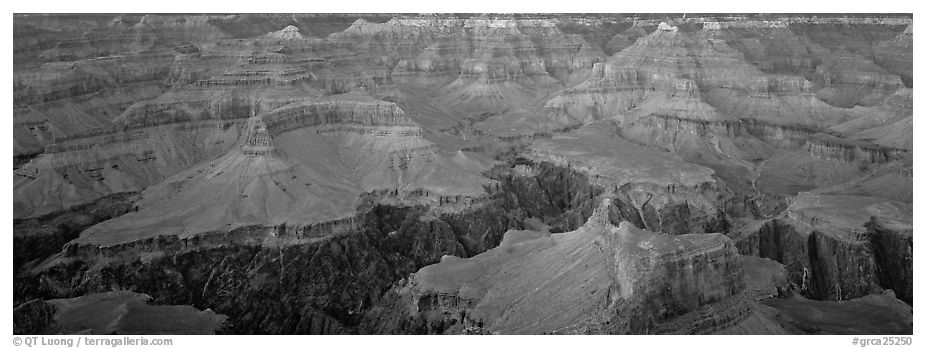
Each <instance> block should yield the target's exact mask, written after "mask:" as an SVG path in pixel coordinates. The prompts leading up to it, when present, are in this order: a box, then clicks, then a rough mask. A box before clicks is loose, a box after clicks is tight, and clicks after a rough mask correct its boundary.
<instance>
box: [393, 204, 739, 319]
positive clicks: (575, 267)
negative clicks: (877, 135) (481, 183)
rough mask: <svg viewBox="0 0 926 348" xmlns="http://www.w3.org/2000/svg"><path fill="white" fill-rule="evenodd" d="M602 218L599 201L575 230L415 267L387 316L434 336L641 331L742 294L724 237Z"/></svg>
mask: <svg viewBox="0 0 926 348" xmlns="http://www.w3.org/2000/svg"><path fill="white" fill-rule="evenodd" d="M609 211H611V201H610V200H609V199H604V200H603V201H602V202H601V204H600V205H599V206H598V208H597V209H596V210H595V212H594V213H593V214H592V215H591V217H590V218H589V219H588V221H587V222H586V223H585V224H584V225H583V226H582V227H580V228H578V229H577V230H575V231H572V232H566V233H560V234H553V235H550V234H547V233H543V232H534V231H516V230H513V231H509V232H508V233H506V234H505V237H504V240H503V241H502V243H501V245H500V246H499V247H497V248H494V249H491V250H489V251H487V252H484V253H482V254H479V255H476V256H474V257H471V258H469V259H460V258H456V257H449V256H448V257H445V258H444V259H443V260H442V262H441V263H438V264H435V265H431V266H427V267H425V268H422V269H421V270H419V271H418V272H417V273H415V274H413V275H412V276H411V277H410V278H409V279H408V283H407V284H406V285H404V286H403V287H402V288H400V289H398V291H397V293H398V296H397V297H396V298H397V301H399V302H400V303H402V304H404V306H403V307H402V308H405V311H399V312H398V313H396V314H393V315H395V316H397V317H399V318H396V319H398V320H397V321H400V322H401V321H403V320H412V318H415V317H418V318H419V320H423V321H425V322H426V325H428V326H429V328H430V329H429V330H437V332H434V333H440V332H444V333H447V332H452V333H458V332H460V331H465V330H472V328H473V327H481V328H483V331H487V332H491V333H501V334H541V333H599V334H600V333H643V332H646V331H647V330H648V329H650V328H652V327H653V326H654V325H656V324H657V323H660V322H663V321H666V320H669V319H671V318H673V317H676V316H679V315H681V314H684V313H687V312H689V311H692V310H695V309H697V308H699V307H701V306H703V305H706V304H710V303H715V302H718V301H722V300H724V299H727V298H730V297H733V296H737V295H739V294H741V292H742V290H743V280H742V269H741V265H740V260H739V257H738V255H737V254H736V249H735V247H733V244H732V242H731V241H730V240H729V239H728V238H727V237H725V236H723V235H720V234H709V235H684V236H670V235H665V234H658V233H652V232H649V231H646V230H641V229H638V228H636V227H634V226H633V225H632V224H630V223H628V222H621V223H620V226H614V225H612V222H611V221H612V217H611V216H610V213H609ZM695 275H697V276H695ZM406 329H407V328H406ZM390 330H396V328H385V330H384V331H385V332H384V333H386V332H390ZM400 330H402V329H398V331H399V332H401V331H400ZM393 333H396V332H393Z"/></svg>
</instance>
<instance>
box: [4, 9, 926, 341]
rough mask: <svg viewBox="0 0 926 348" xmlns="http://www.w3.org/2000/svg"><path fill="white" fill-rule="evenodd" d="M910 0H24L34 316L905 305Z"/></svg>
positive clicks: (23, 89) (746, 330)
mask: <svg viewBox="0 0 926 348" xmlns="http://www.w3.org/2000/svg"><path fill="white" fill-rule="evenodd" d="M912 22H913V20H912V15H897V14H892V15H881V14H851V15H835V14H834V15H791V16H785V15H772V14H749V15H717V14H694V15H693V14H686V15H673V14H646V15H643V14H639V15H632V14H630V15H623V14H613V15H612V14H588V15H578V14H455V15H450V14H427V15H426V14H396V15H390V14H228V15H220V14H204V15H195V14H190V15H181V14H158V15H145V14H123V15H115V14H98V15H90V14H28V15H27V14H17V15H15V16H14V21H13V24H14V25H13V33H14V36H13V38H14V39H13V43H14V44H13V58H14V59H13V63H14V64H13V65H14V66H13V68H14V69H13V77H14V81H13V87H14V88H13V90H14V95H13V104H14V105H13V127H12V128H13V204H12V207H13V212H12V215H13V217H14V221H13V250H14V252H13V260H14V262H13V270H14V279H13V307H14V309H13V313H14V332H16V333H17V334H52V333H64V334H75V333H83V334H168V333H169V334H182V333H187V334H211V333H217V334H763V335H770V334H856V335H875V334H891V335H898V334H907V335H909V334H912V330H913V323H912V320H913V319H912V317H913V309H912V304H913V266H912V264H913V131H912V124H913V92H912V91H913V73H912V71H913V67H912V65H913V58H912V40H913V39H912V36H913V24H912ZM159 318H180V319H179V321H176V322H170V321H164V320H160V319H159Z"/></svg>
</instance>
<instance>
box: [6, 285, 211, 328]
mask: <svg viewBox="0 0 926 348" xmlns="http://www.w3.org/2000/svg"><path fill="white" fill-rule="evenodd" d="M150 300H151V296H148V295H145V294H138V293H134V292H131V291H113V292H103V293H97V294H91V295H85V296H81V297H76V298H68V299H55V300H48V301H41V300H33V301H30V302H27V303H24V304H22V305H20V306H17V307H16V308H15V309H13V318H14V319H13V321H14V324H13V331H14V332H16V333H17V334H45V335H48V334H66V335H67V334H78V333H79V334H91V335H116V334H123V335H137V334H160V335H182V334H194V335H211V334H214V333H217V332H221V330H222V327H223V326H224V323H225V320H226V318H225V316H224V315H218V314H215V313H214V312H212V310H209V309H207V310H205V311H199V310H197V309H195V308H193V307H190V306H164V305H150V304H148V303H146V302H148V301H150Z"/></svg>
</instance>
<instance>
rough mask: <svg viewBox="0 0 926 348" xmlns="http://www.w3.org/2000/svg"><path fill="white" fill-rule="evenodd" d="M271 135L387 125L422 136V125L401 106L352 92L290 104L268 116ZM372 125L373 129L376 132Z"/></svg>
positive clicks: (386, 129)
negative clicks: (314, 129) (317, 129)
mask: <svg viewBox="0 0 926 348" xmlns="http://www.w3.org/2000/svg"><path fill="white" fill-rule="evenodd" d="M264 121H265V122H266V124H267V130H268V132H269V134H270V135H271V136H274V137H275V136H277V135H279V134H282V133H285V132H288V131H292V130H295V129H299V128H304V127H316V126H326V125H341V126H347V128H345V129H346V130H347V129H350V126H357V127H359V128H358V129H362V128H364V127H373V128H375V127H383V129H382V130H381V131H383V132H389V131H388V130H389V129H393V131H394V132H398V133H399V134H400V135H403V136H421V132H422V130H421V128H420V127H419V126H418V125H417V124H416V123H415V122H414V121H412V120H411V119H410V118H408V117H407V116H405V112H404V111H402V109H401V108H399V106H398V105H396V104H395V103H392V102H388V101H384V100H379V99H374V98H372V97H370V96H369V95H367V94H361V93H349V94H347V95H338V96H331V97H323V98H320V99H317V100H313V101H309V102H303V103H297V104H295V105H287V106H284V107H281V108H279V109H276V110H274V111H272V112H271V113H269V114H267V115H265V116H264ZM373 128H371V132H375V130H373Z"/></svg>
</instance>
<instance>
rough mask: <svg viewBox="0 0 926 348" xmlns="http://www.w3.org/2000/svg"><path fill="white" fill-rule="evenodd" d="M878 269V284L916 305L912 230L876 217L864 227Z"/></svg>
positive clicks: (903, 225) (906, 226) (909, 227)
mask: <svg viewBox="0 0 926 348" xmlns="http://www.w3.org/2000/svg"><path fill="white" fill-rule="evenodd" d="M865 227H866V228H867V229H868V238H869V239H870V241H871V249H872V252H873V253H874V259H875V264H876V265H877V267H878V272H877V273H878V280H879V281H878V282H879V284H880V285H881V286H882V287H884V288H886V289H891V290H894V293H896V294H897V298H899V299H901V300H903V301H904V302H906V303H907V304H909V305H911V306H912V305H913V229H912V228H911V226H909V225H905V224H898V223H896V222H892V221H883V219H878V218H875V217H873V218H872V219H871V221H869V222H868V223H866V224H865Z"/></svg>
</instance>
